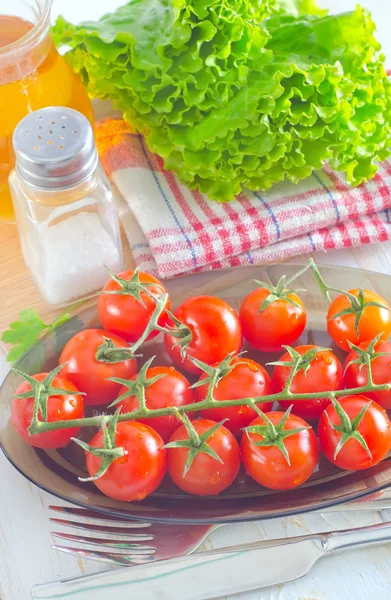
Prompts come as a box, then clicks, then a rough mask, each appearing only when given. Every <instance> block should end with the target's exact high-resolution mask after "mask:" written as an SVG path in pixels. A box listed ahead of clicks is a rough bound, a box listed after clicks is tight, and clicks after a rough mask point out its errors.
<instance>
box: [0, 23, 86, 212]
mask: <svg viewBox="0 0 391 600" xmlns="http://www.w3.org/2000/svg"><path fill="white" fill-rule="evenodd" d="M32 28H33V25H32V23H29V22H28V21H25V20H23V19H21V18H20V17H9V16H5V15H4V16H3V15H0V49H1V48H5V47H6V46H8V45H9V44H12V43H14V42H17V41H18V40H20V39H21V38H23V37H24V36H25V35H26V34H27V33H28V32H29V31H30V30H31V29H32ZM45 43H46V45H47V52H46V47H45V53H44V55H43V57H42V62H40V63H39V64H38V66H36V68H33V69H32V70H31V69H28V68H26V65H28V57H27V60H24V61H23V63H22V64H23V65H24V67H23V68H22V70H21V67H20V64H21V63H19V62H16V63H15V65H11V68H8V69H7V72H6V73H5V72H3V71H2V70H1V68H0V221H3V222H12V221H13V220H14V215H13V209H12V201H11V196H10V192H9V188H8V175H9V173H10V171H11V170H12V168H13V166H14V156H13V151H12V134H13V131H14V129H15V127H16V125H17V124H18V123H19V121H20V120H21V119H23V117H25V116H26V115H27V114H28V113H29V112H31V111H33V110H37V109H39V108H44V107H45V106H67V107H69V108H74V109H75V110H78V111H79V112H81V113H83V114H84V115H85V116H86V117H87V118H88V119H89V120H90V121H91V123H92V122H93V114H92V108H91V103H90V100H89V98H88V95H87V92H86V90H85V88H84V87H83V85H82V83H81V81H80V80H79V78H78V76H77V75H76V74H75V73H74V72H73V71H72V70H71V68H70V67H69V66H68V65H67V63H66V62H65V60H64V58H63V57H61V56H60V55H59V54H58V52H57V50H56V49H55V47H54V45H53V43H52V42H48V41H47V40H46V42H45ZM38 50H39V49H38ZM38 50H37V48H34V49H32V52H35V53H37V51H38ZM24 59H25V57H24ZM32 62H33V61H32ZM21 71H22V72H21ZM10 73H11V76H10Z"/></svg>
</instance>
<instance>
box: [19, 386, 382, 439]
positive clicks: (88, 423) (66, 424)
mask: <svg viewBox="0 0 391 600" xmlns="http://www.w3.org/2000/svg"><path fill="white" fill-rule="evenodd" d="M385 390H387V391H389V390H391V384H390V383H383V384H379V385H369V384H368V385H366V386H363V387H356V388H350V389H347V390H336V391H334V392H312V393H308V394H305V393H302V394H293V393H290V394H289V399H290V400H292V402H295V401H296V400H316V399H328V400H331V399H332V398H334V397H338V398H343V397H344V396H351V395H354V394H365V393H366V392H380V391H385ZM286 398H287V392H286V391H285V390H283V391H282V392H279V393H277V394H270V395H268V396H260V397H253V398H239V399H235V400H218V403H219V408H220V407H221V408H227V407H229V406H243V405H244V404H249V405H250V404H251V405H253V404H256V405H258V404H264V403H266V402H280V400H286ZM215 405H216V400H215V399H213V400H212V401H211V400H210V399H208V398H207V399H205V400H202V401H201V402H194V403H193V404H188V405H184V406H181V409H180V412H181V413H190V412H197V411H200V410H206V409H208V408H214V407H215ZM176 410H177V409H175V408H174V407H171V406H168V407H166V408H158V409H142V408H139V409H137V410H135V411H132V412H129V413H121V414H120V415H119V417H118V421H119V422H122V421H137V419H149V418H153V417H165V416H169V415H173V414H176V413H175V411H176ZM111 418H112V417H111V415H104V416H101V415H97V416H95V417H84V418H82V419H73V420H69V421H55V422H50V423H48V422H43V421H39V420H38V421H37V422H36V423H35V422H33V423H32V424H31V426H30V430H29V431H30V433H31V434H32V435H35V434H37V433H44V432H46V431H53V430H56V429H67V428H70V427H93V426H98V427H99V426H100V425H101V424H102V422H106V423H107V422H109V421H110V419H111Z"/></svg>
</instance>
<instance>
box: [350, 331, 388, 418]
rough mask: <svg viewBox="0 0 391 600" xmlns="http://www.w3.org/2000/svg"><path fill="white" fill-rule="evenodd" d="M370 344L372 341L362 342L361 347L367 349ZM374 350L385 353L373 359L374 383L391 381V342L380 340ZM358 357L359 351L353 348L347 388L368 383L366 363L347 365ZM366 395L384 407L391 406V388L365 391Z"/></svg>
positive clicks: (379, 383)
mask: <svg viewBox="0 0 391 600" xmlns="http://www.w3.org/2000/svg"><path fill="white" fill-rule="evenodd" d="M369 344H370V342H363V343H362V344H360V346H359V348H361V349H362V350H366V349H367V348H368V346H369ZM374 352H375V353H381V354H382V353H385V354H384V356H376V357H375V358H373V360H372V361H371V370H372V379H373V383H375V384H376V385H381V384H382V383H391V368H390V365H391V342H383V341H382V340H380V341H379V342H377V344H375V346H374ZM357 358H358V354H357V352H355V350H352V351H351V352H350V354H349V355H348V357H347V359H346V362H345V369H346V370H345V375H344V382H345V387H347V388H355V387H363V386H365V385H368V367H367V366H366V365H362V364H361V365H360V364H352V365H350V366H347V365H349V363H350V362H351V361H352V360H356V359H357ZM365 395H366V396H367V398H370V399H371V400H375V401H376V402H377V403H378V404H380V406H382V407H383V408H386V409H390V408H391V390H384V391H380V392H376V391H375V392H365Z"/></svg>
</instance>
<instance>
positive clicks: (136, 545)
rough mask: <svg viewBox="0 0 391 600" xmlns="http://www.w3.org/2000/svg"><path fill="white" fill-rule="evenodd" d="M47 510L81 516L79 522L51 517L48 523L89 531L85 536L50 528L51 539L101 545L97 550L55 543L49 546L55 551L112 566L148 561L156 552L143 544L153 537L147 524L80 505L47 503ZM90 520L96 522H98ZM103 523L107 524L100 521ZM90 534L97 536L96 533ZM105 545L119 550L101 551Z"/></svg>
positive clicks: (149, 525) (150, 546)
mask: <svg viewBox="0 0 391 600" xmlns="http://www.w3.org/2000/svg"><path fill="white" fill-rule="evenodd" d="M49 509H50V510H53V511H56V512H61V513H63V514H69V515H72V517H81V518H83V521H78V520H73V518H72V519H68V518H64V519H58V518H53V517H52V518H50V522H51V523H55V524H56V525H61V526H63V527H68V528H72V529H81V530H84V531H88V532H89V533H91V534H92V536H86V535H78V534H70V533H64V532H62V531H53V532H52V535H53V536H54V537H55V538H60V539H63V540H67V541H69V542H74V543H77V544H81V545H83V546H85V545H87V546H97V547H99V548H101V550H93V549H88V550H87V549H85V548H77V547H70V546H60V545H57V544H56V545H53V546H52V548H53V549H55V550H59V551H60V552H66V553H69V554H73V555H76V556H78V557H81V558H88V559H93V560H98V561H101V562H105V563H109V564H115V565H132V564H140V563H142V562H147V561H149V560H152V557H153V555H154V554H155V552H156V548H155V546H153V545H148V544H145V542H147V541H152V540H154V537H155V536H154V535H153V532H152V530H149V528H150V527H151V523H145V522H141V521H140V522H137V521H134V520H133V521H130V520H126V519H120V518H119V517H115V516H111V515H108V516H106V515H102V514H101V513H99V512H97V511H93V510H88V509H83V508H73V507H67V506H49ZM91 521H98V523H94V522H91ZM105 522H106V523H108V524H103V523H105ZM114 523H115V524H114ZM137 530H140V532H137ZM94 534H100V535H99V536H96V535H94ZM102 534H103V535H102ZM111 536H113V537H111ZM114 536H115V537H114ZM105 548H115V549H116V550H119V551H120V552H106V551H105V550H104V549H105Z"/></svg>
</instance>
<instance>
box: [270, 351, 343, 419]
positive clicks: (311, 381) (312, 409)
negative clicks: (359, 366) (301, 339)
mask: <svg viewBox="0 0 391 600" xmlns="http://www.w3.org/2000/svg"><path fill="white" fill-rule="evenodd" d="M312 348H316V346H313V345H305V346H297V348H295V350H296V352H298V353H299V354H301V355H303V354H305V353H306V352H307V351H308V350H311V349H312ZM290 359H291V356H290V354H289V352H286V354H284V355H283V356H282V357H281V358H280V361H282V362H285V361H289V360H290ZM290 372H291V368H290V367H283V366H277V367H276V368H275V369H274V373H273V390H274V392H276V393H279V392H281V391H282V390H283V389H284V387H285V383H286V381H287V379H288V377H289V374H290ZM342 387H343V370H342V365H341V363H340V362H339V360H338V358H337V357H336V356H335V354H334V353H333V352H331V351H330V350H321V351H320V352H318V353H317V354H316V355H315V357H314V358H313V359H312V360H311V362H310V365H309V368H308V370H307V371H305V370H304V369H301V370H300V371H299V372H298V373H296V375H295V376H294V378H293V380H292V383H291V386H290V390H291V392H292V393H293V394H303V393H316V392H328V391H334V390H340V389H341V388H342ZM329 404H330V400H327V399H323V398H316V399H315V400H296V401H293V402H292V400H281V401H280V405H281V406H282V408H288V407H289V406H291V405H292V406H293V408H292V412H293V413H294V414H295V415H299V416H300V417H303V418H304V419H309V420H313V419H318V418H319V417H320V415H321V414H322V412H323V411H324V409H325V408H326V407H327V406H328V405H329Z"/></svg>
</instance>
